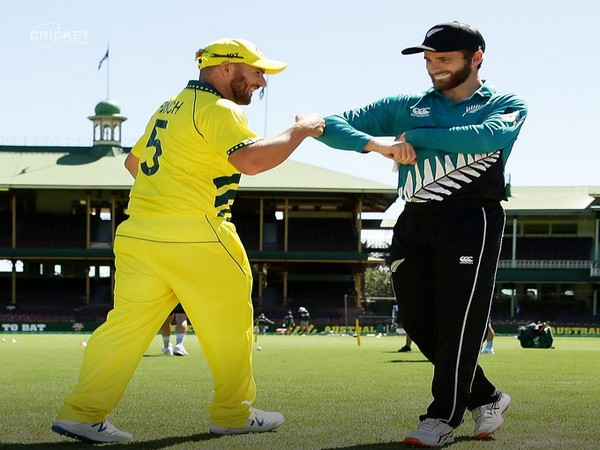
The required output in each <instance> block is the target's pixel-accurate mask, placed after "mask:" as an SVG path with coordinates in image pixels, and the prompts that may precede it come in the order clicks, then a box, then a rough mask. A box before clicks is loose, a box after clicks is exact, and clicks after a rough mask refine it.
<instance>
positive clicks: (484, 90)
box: [423, 80, 495, 101]
mask: <svg viewBox="0 0 600 450" xmlns="http://www.w3.org/2000/svg"><path fill="white" fill-rule="evenodd" d="M494 92H495V89H494V88H493V87H492V86H491V85H490V84H488V83H487V82H486V81H485V80H483V84H482V85H481V87H480V88H479V89H477V90H476V91H475V92H473V95H472V96H471V97H470V98H473V97H474V96H475V95H479V96H481V97H491V96H492V94H493V93H494ZM431 94H436V95H440V96H442V97H446V96H445V95H444V94H442V93H441V92H440V91H438V90H437V89H436V88H434V87H430V88H429V89H427V90H426V91H425V93H424V94H423V96H425V95H431ZM465 100H467V99H465ZM463 101H464V100H463Z"/></svg>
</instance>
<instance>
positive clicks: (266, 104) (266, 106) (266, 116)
mask: <svg viewBox="0 0 600 450" xmlns="http://www.w3.org/2000/svg"><path fill="white" fill-rule="evenodd" d="M268 80H269V77H268V76H267V86H268ZM264 89H265V90H264V93H265V132H264V133H263V138H264V139H266V138H267V121H268V114H269V89H267V87H266V86H265V88H264Z"/></svg>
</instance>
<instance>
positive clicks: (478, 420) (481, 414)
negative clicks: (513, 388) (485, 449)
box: [472, 393, 511, 439]
mask: <svg viewBox="0 0 600 450" xmlns="http://www.w3.org/2000/svg"><path fill="white" fill-rule="evenodd" d="M510 401H511V398H510V395H508V394H502V393H500V398H499V399H498V400H496V401H495V402H494V403H488V404H487V405H482V406H479V407H477V408H475V409H474V410H473V411H472V413H473V420H474V421H475V431H474V433H473V435H474V436H475V439H485V438H487V437H490V436H491V435H492V434H493V433H494V432H496V431H497V430H498V428H500V427H501V426H502V424H503V423H504V417H502V414H504V411H506V410H507V409H508V407H509V406H510Z"/></svg>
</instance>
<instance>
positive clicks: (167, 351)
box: [162, 344, 173, 356]
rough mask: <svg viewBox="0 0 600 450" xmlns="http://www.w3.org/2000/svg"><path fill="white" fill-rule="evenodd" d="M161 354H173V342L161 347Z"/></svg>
mask: <svg viewBox="0 0 600 450" xmlns="http://www.w3.org/2000/svg"><path fill="white" fill-rule="evenodd" d="M162 352H163V355H167V356H171V355H173V344H169V346H168V347H163V348H162Z"/></svg>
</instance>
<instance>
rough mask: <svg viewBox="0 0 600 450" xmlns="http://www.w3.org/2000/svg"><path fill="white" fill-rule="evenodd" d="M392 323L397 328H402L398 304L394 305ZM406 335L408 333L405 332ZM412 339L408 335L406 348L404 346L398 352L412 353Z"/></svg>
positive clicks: (405, 340) (405, 341) (405, 342)
mask: <svg viewBox="0 0 600 450" xmlns="http://www.w3.org/2000/svg"><path fill="white" fill-rule="evenodd" d="M392 321H393V322H394V324H395V325H396V326H400V325H401V322H402V321H401V320H400V313H399V312H398V303H394V304H393V305H392ZM405 333H406V331H405ZM411 345H412V339H411V338H410V336H409V335H408V334H406V337H405V339H404V346H402V347H401V348H400V349H399V350H398V352H400V353H407V352H412V348H411Z"/></svg>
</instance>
